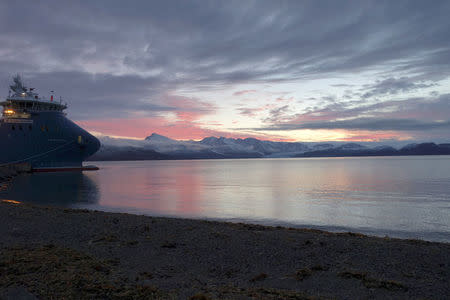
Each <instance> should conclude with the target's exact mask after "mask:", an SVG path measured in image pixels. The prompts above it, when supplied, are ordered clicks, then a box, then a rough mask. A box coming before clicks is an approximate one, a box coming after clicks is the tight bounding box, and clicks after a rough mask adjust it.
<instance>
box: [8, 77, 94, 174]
mask: <svg viewBox="0 0 450 300" xmlns="http://www.w3.org/2000/svg"><path fill="white" fill-rule="evenodd" d="M9 88H10V89H9V94H8V97H7V98H6V100H5V101H1V102H0V105H1V106H3V112H2V118H1V119H0V165H9V164H18V163H27V164H29V165H30V166H31V170H32V171H67V170H90V169H96V167H93V166H89V167H83V165H82V162H83V161H84V160H86V159H87V158H88V157H89V156H91V155H92V154H94V153H95V152H97V150H98V149H99V148H100V142H99V140H98V139H97V138H96V137H95V136H93V135H91V134H90V133H89V132H87V131H86V130H84V129H83V128H81V127H80V126H78V125H77V124H75V123H74V122H72V121H71V120H69V119H68V118H67V117H66V116H67V114H66V113H65V110H66V109H67V103H65V102H63V100H62V99H61V98H60V99H59V101H56V99H54V95H53V91H52V92H51V95H50V96H49V97H47V98H45V97H40V96H39V94H37V93H36V92H35V89H34V88H27V87H26V86H25V85H24V84H23V83H22V80H21V77H20V76H19V75H16V76H14V77H13V84H12V85H10V87H9Z"/></svg>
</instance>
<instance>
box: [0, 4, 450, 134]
mask: <svg viewBox="0 0 450 300" xmlns="http://www.w3.org/2000/svg"><path fill="white" fill-rule="evenodd" d="M50 2H52V1H50ZM283 3H284V4H283V5H278V4H277V3H275V2H270V1H269V2H264V5H256V4H255V5H256V6H253V4H251V3H248V5H244V6H239V5H237V3H234V2H233V3H231V2H230V3H225V2H224V3H221V4H220V5H219V6H220V8H218V7H216V5H205V4H203V3H202V2H195V1H194V2H189V3H185V2H177V1H175V2H171V1H170V3H166V4H164V3H163V2H148V3H147V2H139V3H138V4H136V7H134V8H133V9H131V7H132V6H123V5H122V3H120V2H116V1H112V2H110V1H108V2H105V3H104V5H102V6H101V7H102V13H101V14H97V13H95V12H96V9H97V5H96V4H93V3H92V4H91V3H85V4H83V5H81V4H73V5H71V6H70V8H68V7H66V6H65V5H63V4H62V3H60V2H58V1H54V3H53V2H52V5H51V7H53V9H54V10H55V11H58V12H59V13H57V14H51V15H48V11H47V10H46V9H45V8H44V6H40V5H39V4H37V3H31V4H29V5H27V6H26V7H23V6H21V5H19V4H17V5H13V4H10V5H0V9H1V10H0V11H1V13H0V16H1V18H0V24H1V25H2V28H4V30H3V31H2V32H1V33H0V41H1V45H0V66H1V68H0V78H1V81H2V82H8V79H9V78H10V76H11V74H15V73H17V72H19V73H21V74H22V75H23V78H24V79H25V82H26V81H27V80H29V81H30V82H33V85H35V86H36V88H37V90H38V91H39V92H40V93H41V94H42V95H44V96H46V95H47V96H48V95H50V91H51V90H55V91H56V92H55V97H56V99H59V97H60V96H62V97H63V101H67V102H68V106H69V110H68V113H69V115H68V117H69V118H70V119H72V120H74V121H75V122H77V123H78V124H80V125H81V126H82V127H85V128H87V129H88V130H90V131H91V132H93V133H96V134H98V135H109V136H115V137H119V136H120V137H128V138H134V139H142V138H145V137H146V136H149V135H150V134H151V133H153V132H156V133H158V134H161V135H165V136H167V137H169V138H172V139H179V140H190V139H192V140H201V139H203V138H205V137H208V136H216V137H218V136H224V137H234V138H245V137H255V138H258V139H263V140H274V141H304V142H322V141H355V142H357V141H361V142H370V141H375V142H386V143H389V142H392V141H394V142H395V141H410V142H413V141H435V142H447V141H448V139H449V138H450V136H449V132H450V117H449V116H450V104H449V103H450V80H449V76H450V71H449V70H450V65H449V60H448V53H449V51H450V47H449V45H450V43H448V32H450V27H449V26H450V25H449V22H448V21H446V20H447V16H446V15H442V13H443V12H444V11H448V4H446V3H445V2H442V3H440V4H439V5H438V4H435V5H429V6H425V7H424V6H422V5H416V4H413V3H409V4H408V5H407V6H408V9H405V7H404V6H402V5H394V4H390V3H376V2H373V3H367V5H363V4H360V3H358V2H354V3H353V2H349V3H336V2H333V1H331V2H327V3H326V5H325V4H323V3H314V2H311V3H309V2H308V3H309V4H307V3H306V2H303V1H299V2H295V1H294V2H283ZM180 6H182V7H183V9H180ZM325 7H327V9H324V8H325ZM162 11H163V12H164V17H163V18H162V17H161V14H160V12H162ZM386 12H389V13H386ZM19 14H20V15H21V16H22V18H23V19H24V20H25V19H26V20H31V19H38V20H41V22H39V24H35V25H30V23H27V22H15V21H14V18H15V16H17V15H19ZM61 16H66V17H64V18H62V17H61ZM67 16H77V17H76V18H75V17H73V18H72V17H67ZM417 16H421V17H420V18H419V17H417ZM80 20H89V21H87V22H80ZM119 20H120V21H119ZM323 20H328V21H327V22H323ZM398 20H402V21H401V22H399V21H398ZM10 24H15V25H14V26H10ZM2 89H3V95H6V94H7V86H6V85H5V84H3V87H2Z"/></svg>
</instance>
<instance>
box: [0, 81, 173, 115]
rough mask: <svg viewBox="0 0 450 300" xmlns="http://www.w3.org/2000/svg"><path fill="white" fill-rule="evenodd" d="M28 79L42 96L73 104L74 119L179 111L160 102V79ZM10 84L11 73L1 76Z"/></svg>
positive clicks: (71, 112) (71, 106)
mask: <svg viewBox="0 0 450 300" xmlns="http://www.w3.org/2000/svg"><path fill="white" fill-rule="evenodd" d="M25 80H26V81H25V83H27V84H28V83H30V84H31V86H32V87H36V88H37V92H38V93H39V94H40V95H41V96H48V95H49V91H51V90H54V91H55V95H56V96H57V98H58V97H59V96H61V97H62V98H63V101H65V102H67V103H68V104H69V106H70V109H69V111H70V116H71V117H73V118H74V119H76V120H83V119H91V118H94V119H95V118H103V117H110V118H127V117H130V116H131V114H132V113H135V112H140V113H143V114H147V115H152V114H155V113H158V112H167V111H176V110H177V108H176V107H174V106H169V105H166V104H164V102H161V101H158V99H159V98H160V96H159V93H161V88H162V86H161V82H160V80H159V79H158V78H142V77H140V76H131V75H126V76H114V75H107V74H97V75H92V74H88V73H82V72H52V73H33V74H29V76H27V77H26V78H25ZM10 81H11V77H10V76H9V74H2V73H0V82H2V83H5V87H6V86H7V85H6V84H7V83H10ZM143 95H145V96H143ZM159 102H160V103H159Z"/></svg>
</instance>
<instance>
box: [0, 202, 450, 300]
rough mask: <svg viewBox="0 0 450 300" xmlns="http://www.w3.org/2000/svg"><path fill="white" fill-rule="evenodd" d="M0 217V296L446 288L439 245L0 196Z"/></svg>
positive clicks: (423, 294)
mask: <svg viewBox="0 0 450 300" xmlns="http://www.w3.org/2000/svg"><path fill="white" fill-rule="evenodd" d="M0 224H1V226H0V241H1V245H2V247H1V248H0V252H1V256H0V257H2V258H1V259H0V272H1V273H0V274H2V276H0V277H1V278H2V279H0V298H1V299H3V298H6V297H7V296H8V295H9V296H11V295H17V293H19V294H20V293H25V294H27V293H28V294H29V295H30V296H31V295H34V296H36V297H38V298H39V299H41V298H43V299H47V298H52V297H56V298H76V296H78V297H80V296H82V297H87V298H92V297H103V298H104V297H106V298H117V297H125V298H133V297H134V298H136V297H137V298H142V297H144V298H146V297H147V298H150V299H158V298H173V299H186V298H189V297H193V296H195V297H197V298H195V299H208V298H211V299H215V298H220V299H224V298H228V299H235V298H239V299H247V298H252V297H254V298H264V299H266V298H267V299H271V298H272V299H280V298H281V299H311V298H315V297H317V298H336V299H346V298H379V299H382V298H436V299H439V298H442V299H444V298H448V297H449V296H450V287H449V286H448V281H449V269H450V256H449V255H448V254H449V253H450V244H449V243H440V242H429V241H423V240H414V239H398V238H381V237H374V236H366V235H363V234H359V233H332V232H327V231H322V230H318V229H301V228H286V227H281V226H277V227H272V226H264V225H255V224H244V223H230V222H221V221H210V220H192V219H176V218H169V217H150V216H142V215H133V214H127V213H111V212H101V211H90V210H85V209H67V208H57V207H43V206H36V205H30V204H22V203H20V204H15V203H5V202H2V203H0ZM19 258H20V259H19ZM48 266H52V268H51V269H48ZM74 282H75V283H76V284H75V283H74ZM14 293H16V294H14ZM5 295H6V296H5ZM2 296H3V297H2ZM202 297H203V298H202Z"/></svg>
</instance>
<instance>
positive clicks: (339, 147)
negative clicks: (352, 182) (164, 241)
mask: <svg viewBox="0 0 450 300" xmlns="http://www.w3.org/2000/svg"><path fill="white" fill-rule="evenodd" d="M98 138H99V140H100V142H101V144H102V146H101V147H100V150H99V151H98V152H97V153H96V154H94V155H93V156H92V157H91V158H90V160H153V159H206V158H216V159H219V158H261V157H328V156H331V157H337V156H391V155H446V154H450V143H447V144H435V143H421V144H409V145H406V146H404V147H402V148H400V149H396V148H394V147H391V146H386V145H381V146H370V145H369V146H367V144H366V145H361V144H358V143H300V142H273V141H263V140H258V139H255V138H246V139H241V138H238V139H235V138H225V137H206V138H204V139H203V140H201V141H178V140H174V139H171V138H168V137H165V136H163V135H160V134H157V133H152V134H151V135H150V136H148V137H146V138H145V139H143V140H137V139H121V138H112V137H108V136H100V137H98Z"/></svg>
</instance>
